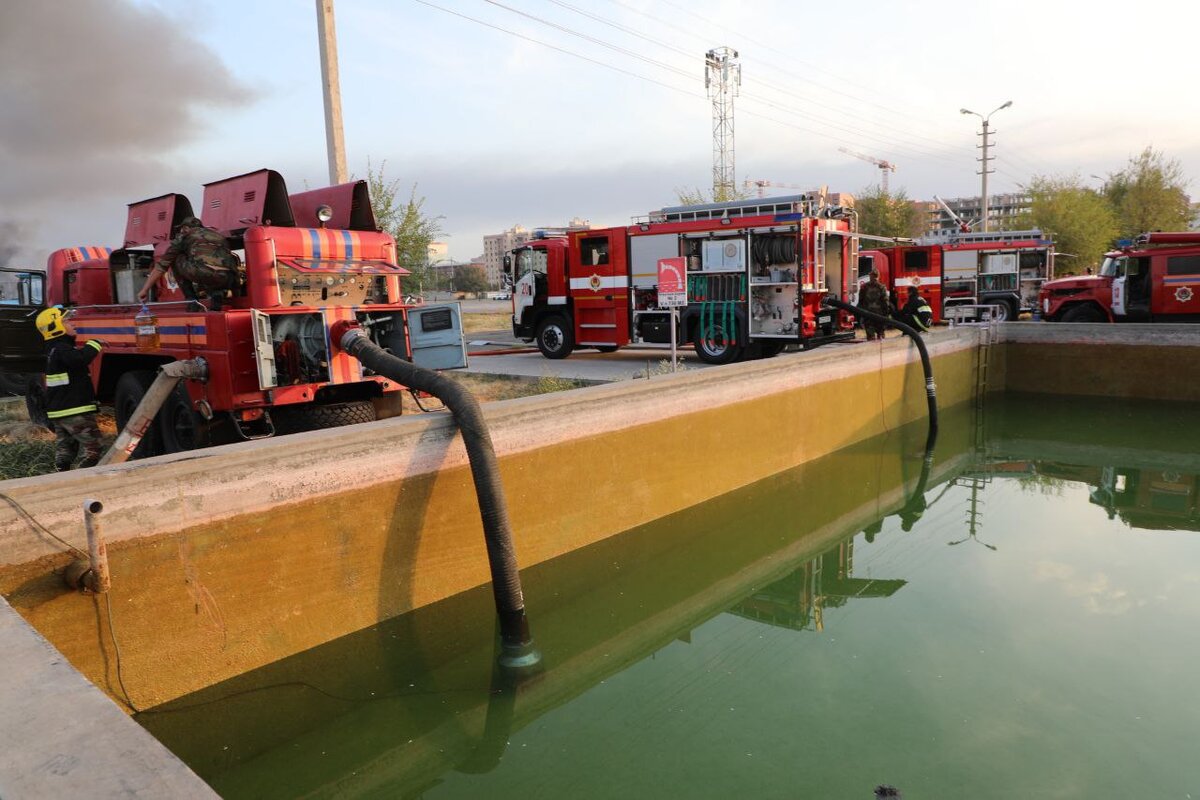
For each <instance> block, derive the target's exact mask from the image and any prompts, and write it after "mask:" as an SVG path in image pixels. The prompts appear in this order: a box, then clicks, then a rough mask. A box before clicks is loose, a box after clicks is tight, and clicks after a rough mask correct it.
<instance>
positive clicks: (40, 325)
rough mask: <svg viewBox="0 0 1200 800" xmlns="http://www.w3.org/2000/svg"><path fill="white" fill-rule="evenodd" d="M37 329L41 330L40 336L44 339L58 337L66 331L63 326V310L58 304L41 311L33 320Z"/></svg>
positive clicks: (48, 339)
mask: <svg viewBox="0 0 1200 800" xmlns="http://www.w3.org/2000/svg"><path fill="white" fill-rule="evenodd" d="M34 324H35V325H36V326H37V329H38V331H40V332H41V334H42V338H43V339H45V340H46V341H50V340H51V339H55V338H58V337H59V336H62V335H63V334H65V333H66V332H67V329H66V327H64V326H63V312H62V309H61V308H59V307H58V306H53V307H51V308H47V309H46V310H44V311H41V312H39V313H38V315H37V319H36V320H34Z"/></svg>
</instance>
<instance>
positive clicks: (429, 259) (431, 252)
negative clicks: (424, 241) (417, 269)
mask: <svg viewBox="0 0 1200 800" xmlns="http://www.w3.org/2000/svg"><path fill="white" fill-rule="evenodd" d="M449 253H450V245H448V244H446V243H445V242H430V243H429V247H428V248H427V249H426V251H425V263H427V264H432V263H433V262H435V261H439V260H441V259H444V258H448V257H449Z"/></svg>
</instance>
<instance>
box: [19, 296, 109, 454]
mask: <svg viewBox="0 0 1200 800" xmlns="http://www.w3.org/2000/svg"><path fill="white" fill-rule="evenodd" d="M34 324H35V325H36V326H37V329H38V331H39V332H40V333H41V334H42V338H43V339H45V340H46V416H47V417H48V418H49V419H50V424H51V425H52V426H53V427H54V468H55V469H57V470H58V471H59V472H65V471H67V470H69V469H71V465H72V464H73V463H74V462H75V456H77V455H78V454H79V446H80V445H83V459H82V460H81V461H80V462H79V466H80V467H94V466H95V465H96V464H97V463H98V462H99V461H100V456H101V455H102V454H103V452H104V448H103V447H102V446H101V444H100V428H99V427H97V425H96V395H95V392H93V391H92V377H91V375H90V374H89V373H88V364H90V363H91V361H92V359H93V358H95V357H96V354H97V353H99V352H100V350H101V348H102V347H103V345H101V344H100V342H98V341H96V340H95V339H89V340H87V341H86V342H84V344H83V346H82V347H76V346H75V331H74V329H72V328H71V323H70V322H68V321H67V319H66V317H65V316H64V315H63V312H62V309H61V308H58V307H53V308H47V309H46V310H44V311H42V312H41V313H40V314H38V315H37V319H36V320H35V321H34Z"/></svg>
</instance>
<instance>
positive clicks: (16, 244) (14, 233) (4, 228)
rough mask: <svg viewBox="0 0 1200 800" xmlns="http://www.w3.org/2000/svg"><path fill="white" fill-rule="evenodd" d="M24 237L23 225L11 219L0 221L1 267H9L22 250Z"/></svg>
mask: <svg viewBox="0 0 1200 800" xmlns="http://www.w3.org/2000/svg"><path fill="white" fill-rule="evenodd" d="M23 241H24V237H23V236H22V231H21V226H19V225H18V224H17V223H15V222H12V221H9V222H4V221H0V267H7V266H8V265H9V264H10V262H12V260H13V256H15V255H16V254H17V253H18V252H20V251H21V247H22V243H23Z"/></svg>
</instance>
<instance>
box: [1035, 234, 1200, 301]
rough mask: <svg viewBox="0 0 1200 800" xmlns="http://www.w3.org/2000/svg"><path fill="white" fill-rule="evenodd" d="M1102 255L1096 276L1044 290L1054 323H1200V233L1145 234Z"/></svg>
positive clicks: (1053, 283) (1061, 282)
mask: <svg viewBox="0 0 1200 800" xmlns="http://www.w3.org/2000/svg"><path fill="white" fill-rule="evenodd" d="M1124 245H1125V246H1124V247H1123V248H1122V249H1120V250H1115V251H1113V252H1110V253H1108V254H1106V255H1105V257H1104V263H1103V265H1102V266H1101V267H1100V274H1099V275H1080V276H1074V277H1070V278H1060V279H1059V280H1056V281H1050V282H1049V283H1046V284H1044V285H1043V286H1042V290H1041V294H1040V298H1039V301H1040V303H1041V309H1042V317H1043V319H1046V320H1050V321H1055V322H1200V232H1197V231H1192V232H1178V233H1171V232H1166V233H1143V234H1142V235H1141V236H1138V237H1137V238H1136V239H1134V240H1133V241H1131V242H1125V243H1124Z"/></svg>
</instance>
